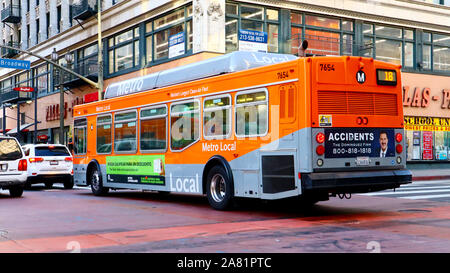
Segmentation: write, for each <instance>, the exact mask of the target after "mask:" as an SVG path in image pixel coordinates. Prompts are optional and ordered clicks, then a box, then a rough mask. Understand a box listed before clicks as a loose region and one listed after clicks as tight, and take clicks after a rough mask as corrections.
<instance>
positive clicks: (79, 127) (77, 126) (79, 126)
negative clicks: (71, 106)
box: [73, 118, 87, 154]
mask: <svg viewBox="0 0 450 273" xmlns="http://www.w3.org/2000/svg"><path fill="white" fill-rule="evenodd" d="M86 128H87V120H86V119H85V118H84V119H77V120H75V121H74V147H73V148H74V154H86V150H87V149H86V147H87V143H86V142H87V137H86Z"/></svg>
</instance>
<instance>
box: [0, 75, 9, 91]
mask: <svg viewBox="0 0 450 273" xmlns="http://www.w3.org/2000/svg"><path fill="white" fill-rule="evenodd" d="M11 91H12V77H11V78H8V79H6V80H4V81H2V86H1V94H5V93H8V92H11Z"/></svg>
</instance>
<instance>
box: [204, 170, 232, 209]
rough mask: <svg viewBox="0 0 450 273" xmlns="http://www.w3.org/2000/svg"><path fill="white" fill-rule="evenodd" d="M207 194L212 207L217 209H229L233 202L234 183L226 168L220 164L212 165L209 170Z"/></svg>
mask: <svg viewBox="0 0 450 273" xmlns="http://www.w3.org/2000/svg"><path fill="white" fill-rule="evenodd" d="M206 196H207V198H208V202H209V204H210V205H211V207H212V208H214V209H216V210H227V209H229V208H230V207H231V205H232V203H233V197H234V187H233V183H232V182H231V179H230V178H229V177H228V174H227V172H226V171H225V169H224V168H223V167H222V166H220V165H216V166H214V167H212V168H211V170H210V171H209V172H208V176H207V179H206Z"/></svg>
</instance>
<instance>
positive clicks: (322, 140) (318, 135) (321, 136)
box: [316, 133, 325, 144]
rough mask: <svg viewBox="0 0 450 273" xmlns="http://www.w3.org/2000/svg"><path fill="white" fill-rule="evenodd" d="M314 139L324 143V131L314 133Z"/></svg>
mask: <svg viewBox="0 0 450 273" xmlns="http://www.w3.org/2000/svg"><path fill="white" fill-rule="evenodd" d="M316 141H317V143H319V144H322V143H324V142H325V134H324V133H318V134H317V135H316Z"/></svg>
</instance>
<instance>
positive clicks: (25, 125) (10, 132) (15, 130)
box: [6, 122, 34, 135]
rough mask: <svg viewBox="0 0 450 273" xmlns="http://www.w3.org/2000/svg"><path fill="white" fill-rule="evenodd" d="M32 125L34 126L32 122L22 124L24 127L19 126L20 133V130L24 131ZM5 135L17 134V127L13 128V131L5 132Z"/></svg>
mask: <svg viewBox="0 0 450 273" xmlns="http://www.w3.org/2000/svg"><path fill="white" fill-rule="evenodd" d="M32 125H34V122H33V123H27V124H24V125H20V131H22V130H24V129H26V128H28V127H30V126H32ZM6 134H7V135H14V134H17V127H16V128H14V129H11V130H9V131H8V132H6Z"/></svg>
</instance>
